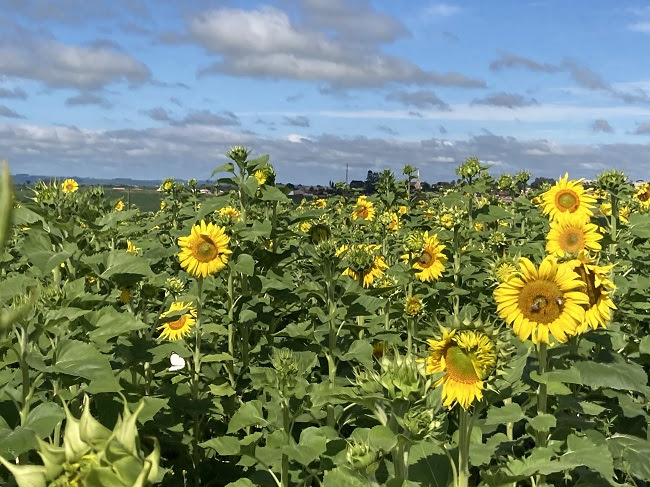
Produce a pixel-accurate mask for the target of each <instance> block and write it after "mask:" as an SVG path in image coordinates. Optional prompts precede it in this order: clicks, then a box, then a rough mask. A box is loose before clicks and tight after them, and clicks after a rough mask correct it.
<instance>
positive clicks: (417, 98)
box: [386, 90, 449, 110]
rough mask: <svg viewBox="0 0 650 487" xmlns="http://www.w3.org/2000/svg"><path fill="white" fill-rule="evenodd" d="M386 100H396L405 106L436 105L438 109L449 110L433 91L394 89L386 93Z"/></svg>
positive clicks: (421, 106)
mask: <svg viewBox="0 0 650 487" xmlns="http://www.w3.org/2000/svg"><path fill="white" fill-rule="evenodd" d="M386 101H396V102H398V103H401V104H402V105H405V106H410V107H415V108H420V109H425V108H431V107H436V108H439V109H440V110H449V105H447V104H446V103H445V102H444V101H442V100H441V99H440V98H438V95H436V94H435V93H434V92H433V91H429V90H420V91H412V92H408V91H394V92H392V93H389V94H388V95H386Z"/></svg>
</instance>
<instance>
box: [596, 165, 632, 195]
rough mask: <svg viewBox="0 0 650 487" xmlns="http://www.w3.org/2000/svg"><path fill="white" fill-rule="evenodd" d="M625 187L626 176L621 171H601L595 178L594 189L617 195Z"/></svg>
mask: <svg viewBox="0 0 650 487" xmlns="http://www.w3.org/2000/svg"><path fill="white" fill-rule="evenodd" d="M626 186H627V175H626V174H625V173H624V172H623V171H618V170H617V169H612V170H609V171H603V172H602V173H600V174H599V175H598V177H597V178H596V187H597V188H600V189H604V190H605V191H609V192H610V193H615V194H618V193H620V192H621V191H622V190H623V189H625V187H626Z"/></svg>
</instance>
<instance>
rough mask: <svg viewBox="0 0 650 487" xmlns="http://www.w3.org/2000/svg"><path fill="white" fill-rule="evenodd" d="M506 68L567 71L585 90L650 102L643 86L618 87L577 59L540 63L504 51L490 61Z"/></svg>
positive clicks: (492, 67) (495, 66)
mask: <svg viewBox="0 0 650 487" xmlns="http://www.w3.org/2000/svg"><path fill="white" fill-rule="evenodd" d="M506 68H524V69H527V70H529V71H535V72H544V73H560V72H565V73H568V74H569V76H570V77H571V79H573V81H574V82H575V83H576V84H577V85H578V86H579V87H580V88H583V89H585V90H589V91H597V92H600V93H603V94H604V95H607V96H610V97H612V98H616V99H619V100H622V101H624V102H626V103H643V104H650V95H649V94H648V93H647V92H646V91H645V90H643V89H641V88H637V89H634V90H628V91H625V90H620V89H617V88H615V87H614V86H613V85H612V84H611V83H609V82H608V81H606V80H605V79H604V78H603V77H602V76H601V75H599V74H598V73H596V72H595V71H593V70H592V69H590V68H589V67H587V66H585V65H584V64H582V63H581V62H580V61H577V60H575V59H565V60H563V61H562V62H561V63H560V64H559V65H555V64H549V63H539V62H537V61H534V60H533V59H530V58H527V57H523V56H517V55H515V54H512V53H510V52H502V53H500V55H499V58H498V59H496V60H495V61H492V62H491V63H490V70H492V71H501V70H504V69H506Z"/></svg>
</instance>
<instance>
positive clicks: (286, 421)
mask: <svg viewBox="0 0 650 487" xmlns="http://www.w3.org/2000/svg"><path fill="white" fill-rule="evenodd" d="M282 423H283V427H284V432H285V433H286V435H287V446H288V447H291V417H290V411H289V404H288V400H287V399H283V400H282ZM281 481H282V487H289V455H287V454H286V453H283V454H282V477H281Z"/></svg>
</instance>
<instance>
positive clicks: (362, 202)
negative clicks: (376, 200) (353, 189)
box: [352, 195, 377, 221]
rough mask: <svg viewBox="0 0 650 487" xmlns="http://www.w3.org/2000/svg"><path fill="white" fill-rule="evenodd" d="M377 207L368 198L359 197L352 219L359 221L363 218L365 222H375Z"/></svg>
mask: <svg viewBox="0 0 650 487" xmlns="http://www.w3.org/2000/svg"><path fill="white" fill-rule="evenodd" d="M376 211H377V210H376V209H375V205H374V204H373V203H372V201H368V198H367V197H366V196H363V195H362V196H359V198H358V199H357V206H356V208H355V209H354V211H353V212H352V219H353V220H357V219H359V218H363V219H364V220H369V221H371V220H374V219H375V212H376Z"/></svg>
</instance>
